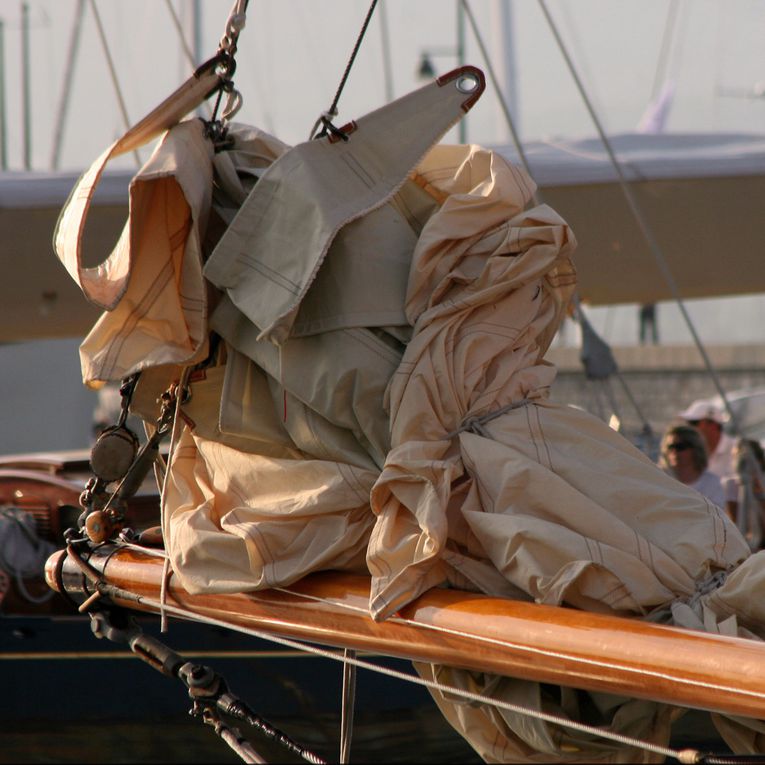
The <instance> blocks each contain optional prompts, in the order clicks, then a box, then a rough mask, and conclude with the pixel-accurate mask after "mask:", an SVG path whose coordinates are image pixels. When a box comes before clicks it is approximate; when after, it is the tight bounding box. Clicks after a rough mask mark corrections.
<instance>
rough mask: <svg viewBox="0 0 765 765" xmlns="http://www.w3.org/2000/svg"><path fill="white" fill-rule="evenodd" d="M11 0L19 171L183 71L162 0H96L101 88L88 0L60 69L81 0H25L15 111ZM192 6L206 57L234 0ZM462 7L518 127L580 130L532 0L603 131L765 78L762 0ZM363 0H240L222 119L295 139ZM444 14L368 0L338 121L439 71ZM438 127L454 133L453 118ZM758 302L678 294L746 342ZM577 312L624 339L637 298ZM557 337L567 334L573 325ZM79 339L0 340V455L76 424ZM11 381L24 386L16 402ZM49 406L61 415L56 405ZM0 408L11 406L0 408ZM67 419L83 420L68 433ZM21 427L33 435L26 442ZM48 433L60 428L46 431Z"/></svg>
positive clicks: (73, 150) (715, 103) (570, 92)
mask: <svg viewBox="0 0 765 765" xmlns="http://www.w3.org/2000/svg"><path fill="white" fill-rule="evenodd" d="M23 5H24V3H23V2H22V0H0V22H2V29H3V34H2V43H3V48H4V51H3V54H4V55H3V56H2V64H3V68H2V84H3V86H4V92H5V98H4V99H0V102H2V103H3V104H4V107H5V109H4V114H5V119H4V121H5V126H6V130H5V139H6V140H5V148H6V156H7V168H8V169H9V170H11V171H19V170H22V169H24V164H25V162H24V158H25V151H24V135H25V133H28V135H29V136H30V140H29V144H28V147H29V148H28V156H29V160H30V166H31V168H32V169H33V170H37V171H47V170H50V169H51V168H52V166H53V163H52V158H53V154H54V152H53V148H54V145H55V141H54V136H55V135H56V134H57V133H60V136H61V141H60V152H59V162H58V166H59V167H60V168H61V169H67V170H78V171H79V170H82V169H84V168H85V167H86V166H87V165H89V164H90V163H91V162H92V161H93V160H94V159H95V158H96V157H97V156H98V155H99V154H100V153H101V151H102V150H103V149H105V148H106V147H107V146H108V145H109V144H110V143H111V142H112V141H114V140H115V139H116V138H118V137H119V136H120V135H121V134H122V133H123V132H124V130H125V125H124V121H123V117H122V114H121V109H120V106H119V103H120V101H119V99H120V98H121V99H122V101H123V102H124V106H125V110H126V112H127V118H128V121H129V122H131V123H132V122H135V121H137V120H138V119H140V118H141V117H142V116H143V115H145V114H146V113H147V112H149V111H150V110H151V109H152V108H153V107H154V106H156V105H157V104H158V103H159V102H160V101H161V100H163V99H164V98H165V97H166V96H167V95H168V94H169V93H171V92H172V91H173V90H174V89H175V88H176V87H177V86H178V85H179V84H180V83H181V82H182V81H183V80H184V79H185V78H186V77H187V76H188V74H189V72H190V70H191V65H190V63H189V61H188V60H187V58H186V56H185V54H184V51H183V46H182V45H181V43H180V38H179V36H178V33H177V30H176V27H175V24H174V21H173V16H172V14H171V13H170V11H169V9H168V3H167V2H165V0H97V1H96V7H97V9H98V12H99V16H100V18H101V20H102V24H103V29H104V34H105V37H106V39H107V43H108V50H109V55H110V57H111V62H112V63H113V66H114V73H115V75H114V76H115V78H116V81H117V84H118V88H117V87H115V84H114V82H113V79H112V76H111V74H110V64H109V59H107V57H106V55H105V53H104V49H103V46H102V44H101V41H100V39H99V36H98V28H97V25H96V22H95V15H94V12H93V9H92V6H91V3H90V0H88V2H87V3H86V7H85V12H84V16H83V21H82V27H81V34H80V44H79V48H78V55H77V56H76V58H74V59H72V62H73V66H72V69H71V75H70V76H69V77H68V79H67V78H66V73H67V71H68V66H67V64H68V61H69V60H70V57H69V55H68V51H69V46H70V40H71V36H72V29H73V22H74V20H75V18H76V11H77V8H78V5H79V3H78V0H26V7H27V8H28V20H29V70H28V78H27V81H28V83H29V87H28V89H27V92H28V94H29V105H30V109H29V119H28V121H25V119H24V108H23V104H24V99H23V94H24V88H23V82H24V78H23V77H22V74H23V59H22V52H21V50H22V46H21V39H22V24H21V19H22V13H21V9H22V7H23ZM195 5H197V6H199V7H201V33H200V35H199V39H198V42H199V45H198V49H199V55H200V57H201V59H206V58H208V57H210V56H212V55H214V53H215V51H216V50H217V45H218V41H219V39H220V37H221V35H222V33H223V30H224V26H225V22H226V19H227V18H228V14H229V10H230V9H231V6H232V0H200V2H198V3H196V4H195V3H194V2H193V0H173V2H172V7H173V8H174V9H175V10H176V14H177V15H178V17H179V18H180V21H181V26H182V27H184V28H185V29H186V31H187V33H188V31H189V30H190V29H191V26H192V25H191V18H192V14H191V12H192V10H193V8H194V6H195ZM469 6H470V9H471V10H472V13H473V15H474V17H475V19H476V22H477V26H478V27H479V32H480V35H481V37H480V40H481V42H482V43H483V46H484V47H486V48H488V49H489V50H490V51H492V56H493V58H492V66H493V67H494V68H495V70H496V71H497V72H498V73H499V74H502V73H503V72H505V71H506V69H509V70H510V72H511V75H510V76H509V77H507V80H508V81H509V83H510V85H509V87H507V86H506V85H502V86H501V87H502V88H503V90H504V92H505V94H506V98H507V102H508V104H509V106H510V108H511V112H512V114H513V117H514V121H515V124H516V126H517V129H518V132H519V133H520V136H521V138H522V139H523V140H537V139H544V138H556V137H563V138H580V137H587V136H592V135H594V134H595V130H594V127H593V122H592V120H591V118H590V116H589V114H588V110H587V109H586V107H585V105H584V103H583V99H582V97H581V94H580V93H579V92H578V90H577V88H576V86H575V84H574V81H573V79H572V76H571V74H570V72H569V71H568V69H567V67H566V64H565V61H564V57H563V55H562V53H561V50H560V49H559V47H558V46H557V44H556V41H555V35H554V33H553V29H552V28H551V26H550V24H549V23H548V21H547V19H546V17H545V15H544V13H543V9H545V8H546V9H548V10H549V13H550V16H551V18H552V21H553V25H554V30H555V31H557V32H558V33H559V34H560V36H561V38H562V40H563V43H564V46H565V50H566V52H567V53H568V55H569V56H570V57H571V59H572V60H573V62H574V64H575V67H576V71H577V74H578V76H579V78H580V79H581V81H582V83H583V85H584V88H585V91H586V93H587V95H588V98H589V99H590V100H591V103H592V106H593V108H594V110H595V112H596V114H597V116H598V117H599V119H600V121H601V123H602V125H603V127H604V128H605V130H606V131H607V132H608V133H609V134H614V133H618V132H621V131H631V130H633V129H634V128H635V127H636V125H637V124H638V123H639V121H640V119H641V117H642V115H643V114H644V112H645V110H646V108H647V107H648V105H649V104H650V102H651V99H652V96H653V95H654V94H655V92H656V90H657V88H658V86H659V85H660V84H661V83H662V82H664V81H665V80H670V81H671V82H673V83H674V99H673V101H672V108H671V110H670V112H669V115H668V121H667V124H666V129H667V130H668V131H670V132H683V131H690V132H698V131H702V132H703V131H744V132H755V133H761V134H765V98H762V97H759V98H753V97H748V96H750V95H752V94H754V93H755V92H762V90H763V89H762V83H765V0H546V2H545V3H544V4H542V3H540V2H538V0H511V2H509V3H507V4H506V5H505V10H508V9H509V11H510V12H509V16H505V17H503V16H502V14H501V12H500V4H499V1H498V0H471V2H470V3H469ZM368 8H369V0H321V1H319V0H251V2H250V7H249V11H248V16H247V24H246V27H245V29H244V30H243V31H242V33H241V36H240V39H239V50H238V53H237V63H238V66H237V72H236V76H235V84H236V86H237V88H238V89H239V90H240V92H241V94H242V98H243V107H242V110H241V111H240V113H239V114H238V115H237V117H236V119H237V120H239V121H241V122H246V123H249V124H253V125H257V126H258V127H261V128H263V129H265V130H268V131H269V132H271V133H273V134H274V135H276V136H277V137H279V138H280V139H281V140H283V141H285V142H287V143H290V144H295V143H298V142H301V141H305V140H307V139H308V137H309V134H310V132H311V128H312V126H313V124H314V122H315V120H316V119H317V117H318V116H319V115H320V114H321V112H323V111H324V110H326V109H327V108H328V107H329V105H330V104H331V102H332V99H333V97H334V95H335V92H336V90H337V88H338V85H339V82H340V79H341V76H342V74H343V71H344V70H345V67H346V64H347V62H348V59H349V56H350V53H351V51H352V49H353V47H354V44H355V42H356V37H357V34H358V32H359V30H360V28H361V25H362V23H363V21H364V18H365V16H366V13H367V10H368ZM458 18H459V17H458V13H457V4H456V2H454V0H379V2H378V6H377V10H376V11H375V15H374V17H373V18H372V21H371V23H370V25H369V29H368V31H367V34H366V36H365V39H364V41H363V43H362V45H361V47H360V50H359V54H358V57H357V60H356V63H355V64H354V66H353V68H352V70H351V72H350V76H349V78H348V81H347V85H346V87H345V89H344V90H343V93H342V95H341V97H340V102H339V107H340V114H339V116H338V118H337V120H338V123H339V124H342V123H343V122H345V121H347V120H350V119H352V118H354V117H357V116H360V115H363V114H365V113H366V112H368V111H371V110H373V109H375V108H377V107H379V106H381V105H382V104H384V103H385V102H387V101H388V100H389V99H390V98H391V97H398V96H401V95H404V94H405V93H408V92H410V91H411V90H413V89H415V88H417V87H420V86H421V85H422V84H423V81H422V80H420V79H419V78H418V76H417V70H418V65H419V62H420V57H421V55H422V53H423V52H425V51H429V52H430V53H431V56H432V61H433V65H434V67H435V68H436V70H437V71H438V72H439V73H443V72H446V71H448V70H450V69H452V68H454V67H455V66H456V65H457V63H458V55H457V39H458V36H457V27H458V24H457V21H458ZM463 21H465V26H466V30H465V41H466V42H465V48H464V60H465V62H466V63H470V64H474V65H476V66H479V67H480V68H482V69H484V70H485V71H487V73H488V71H489V68H488V66H487V65H486V62H485V61H484V59H483V56H482V54H481V50H480V49H481V45H480V44H479V43H478V40H477V38H476V36H475V35H474V33H473V30H472V29H471V27H470V24H469V22H468V21H467V20H466V19H465V17H464V15H463ZM503 22H504V23H503ZM508 22H509V23H508ZM670 32H671V34H670ZM187 39H189V40H192V38H191V36H189V37H188V38H187ZM386 40H387V43H388V44H387V45H385V44H384V43H385V41H386ZM665 41H669V42H665ZM191 47H192V48H193V47H194V46H193V42H192V44H191ZM508 62H509V65H508ZM65 79H66V82H65ZM118 92H119V97H118V95H117V93H118ZM64 95H66V98H65V99H64ZM64 103H65V105H66V109H65V110H64V109H63V108H62V104H64ZM466 137H467V140H469V141H471V142H474V143H483V144H487V145H492V144H496V143H503V142H508V140H509V133H508V127H507V124H506V121H505V119H504V117H503V115H502V110H501V108H500V105H499V100H498V99H497V97H496V94H495V91H494V85H493V83H491V82H490V83H489V87H488V88H487V91H486V93H485V94H484V95H483V96H482V98H481V99H480V101H479V102H478V104H477V105H476V106H475V107H474V108H473V110H472V111H471V113H470V115H469V116H468V118H467V120H466ZM446 140H452V141H456V140H458V135H457V133H456V131H453V132H452V134H450V135H449V136H447V138H446ZM147 157H148V153H147V152H145V153H144V159H145V158H147ZM132 161H133V158H132V157H131V156H127V157H123V158H120V159H119V160H118V162H117V165H121V166H128V167H129V166H130V164H131V162H132ZM1 257H2V252H1V251H0V259H1ZM763 303H765V300H763V298H762V297H761V296H745V297H741V298H736V299H728V300H715V301H709V300H696V301H688V302H687V304H686V307H687V309H688V311H689V314H690V315H691V317H692V318H693V321H694V323H695V324H696V325H697V328H698V330H699V335H700V336H701V338H702V339H703V341H704V342H705V343H707V344H718V343H728V342H738V343H745V342H762V329H761V328H762V327H763V326H765V305H763ZM589 316H590V320H591V321H592V323H593V325H594V326H595V328H596V329H597V330H598V331H599V332H600V333H601V334H602V336H603V337H604V338H605V339H606V340H607V341H608V342H610V343H612V344H613V345H628V344H634V343H635V342H636V341H637V335H638V332H637V310H636V306H621V307H613V306H612V307H602V308H597V309H592V310H591V311H590V313H589ZM658 319H659V328H660V332H661V340H662V342H663V343H668V344H675V343H679V344H690V334H689V331H688V329H687V327H686V326H685V324H684V322H683V321H681V319H680V314H679V311H678V308H677V307H676V306H675V305H672V304H660V305H659V306H658ZM556 342H558V343H559V344H560V343H565V344H571V343H574V342H576V337H575V333H572V332H569V333H568V334H567V335H566V337H564V338H559V340H557V341H556ZM76 345H77V340H76V339H74V340H72V341H66V342H64V343H60V342H53V341H42V342H41V343H37V344H35V346H34V347H31V348H29V349H26V348H23V347H22V348H20V349H18V351H17V350H14V349H12V348H10V347H4V348H0V357H1V358H2V360H3V364H2V367H3V370H4V375H5V377H4V379H5V381H6V383H7V385H8V386H10V387H7V388H6V389H4V392H3V395H2V400H3V401H4V411H3V412H0V420H2V421H3V435H4V436H5V441H3V440H2V439H1V438H0V453H3V452H7V451H19V450H26V449H29V450H33V449H35V448H65V447H66V446H68V445H72V444H74V445H81V444H82V442H83V441H84V440H86V438H87V434H86V431H87V428H88V427H89V418H88V417H87V416H85V415H83V414H82V413H83V412H86V413H87V412H89V411H90V410H91V409H92V407H93V405H94V402H93V398H92V396H93V394H92V392H90V391H85V390H84V389H81V387H80V383H79V380H78V377H79V375H78V359H77V355H76ZM64 378H66V380H69V381H71V385H70V386H69V387H68V389H67V390H68V391H69V392H68V393H67V401H68V404H67V406H66V407H63V408H62V407H60V406H59V405H58V404H56V403H54V399H55V401H58V397H59V395H60V391H61V384H62V382H63V380H64ZM43 380H53V381H54V382H55V383H56V385H57V392H56V395H55V396H53V395H51V394H49V393H46V392H45V391H43V390H38V389H37V388H35V387H34V385H33V384H32V381H34V382H35V383H40V381H43ZM0 382H2V381H0ZM0 387H2V386H0ZM25 391H27V392H28V396H27V399H24V400H22V398H19V396H21V394H22V393H24V392H25ZM46 402H49V403H50V406H49V407H48V408H47V409H46V408H45V407H44V404H45V403H46ZM32 409H33V410H34V411H35V412H36V413H38V415H39V416H38V418H37V419H39V421H40V422H39V423H38V425H34V423H30V421H29V418H28V417H27V414H26V413H28V412H30V411H32ZM61 412H63V413H64V414H65V415H66V416H67V417H68V418H69V419H68V420H66V421H63V420H61V416H60V415H61ZM14 413H16V414H17V415H18V416H17V420H18V421H13V422H11V420H12V419H13V416H14ZM56 417H58V419H57V420H56V423H57V424H53V422H54V419H55V418H56ZM14 423H15V424H14ZM75 423H80V429H81V430H82V429H83V428H84V429H85V430H82V432H79V431H77V430H76V428H77V425H75ZM41 432H42V433H44V434H45V435H44V438H41V437H40V433H41ZM25 437H28V438H29V439H33V437H34V439H37V440H29V441H23V438H25ZM55 437H60V438H61V439H65V440H63V441H60V442H56V441H55ZM66 439H69V440H66Z"/></svg>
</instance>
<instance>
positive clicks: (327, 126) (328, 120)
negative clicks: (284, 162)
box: [311, 0, 377, 140]
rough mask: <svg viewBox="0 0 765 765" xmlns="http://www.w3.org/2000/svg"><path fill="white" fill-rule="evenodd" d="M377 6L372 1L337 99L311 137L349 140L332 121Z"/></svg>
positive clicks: (315, 125)
mask: <svg viewBox="0 0 765 765" xmlns="http://www.w3.org/2000/svg"><path fill="white" fill-rule="evenodd" d="M376 6H377V0H372V3H371V5H370V6H369V10H368V11H367V15H366V18H365V19H364V23H363V24H362V25H361V31H360V32H359V34H358V37H357V38H356V44H355V45H354V46H353V51H352V52H351V56H350V58H349V59H348V63H347V64H346V65H345V71H344V72H343V76H342V77H341V78H340V84H339V85H338V87H337V91H336V92H335V97H334V98H333V99H332V104H331V106H330V107H329V109H327V111H326V112H324V113H323V114H321V115H320V117H319V119H318V120H316V122H315V123H314V126H313V129H312V130H311V137H312V138H323V137H324V136H326V135H327V134H328V133H332V134H333V135H336V136H337V137H338V138H342V139H343V140H348V136H346V135H345V133H343V132H342V131H341V130H338V129H337V128H336V127H335V126H334V125H333V124H332V120H333V118H334V117H337V114H338V111H337V104H338V102H339V101H340V96H341V94H342V92H343V89H344V88H345V83H346V82H347V81H348V76H349V75H350V73H351V69H352V68H353V64H354V62H355V61H356V55H357V54H358V52H359V48H361V43H362V42H363V40H364V35H365V34H366V31H367V27H368V26H369V22H370V21H371V20H372V14H373V13H374V12H375V7H376ZM319 125H322V128H321V130H320V131H319V132H318V134H317V133H316V131H317V129H318V127H319Z"/></svg>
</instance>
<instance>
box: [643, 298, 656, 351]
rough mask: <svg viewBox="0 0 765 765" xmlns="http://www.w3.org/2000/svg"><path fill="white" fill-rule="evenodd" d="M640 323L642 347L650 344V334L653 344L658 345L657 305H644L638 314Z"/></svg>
mask: <svg viewBox="0 0 765 765" xmlns="http://www.w3.org/2000/svg"><path fill="white" fill-rule="evenodd" d="M638 319H639V321H640V345H645V344H646V342H648V333H649V331H650V333H651V342H652V343H653V344H654V345H657V344H658V342H659V327H658V325H657V324H656V303H643V305H641V306H640V311H639V313H638Z"/></svg>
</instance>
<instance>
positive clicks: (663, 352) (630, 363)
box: [547, 345, 765, 435]
mask: <svg viewBox="0 0 765 765" xmlns="http://www.w3.org/2000/svg"><path fill="white" fill-rule="evenodd" d="M612 351H613V354H614V358H615V360H616V362H617V365H618V367H619V375H618V376H614V377H612V378H610V379H609V380H607V381H594V380H588V379H587V378H586V376H585V373H584V368H583V366H582V363H581V361H580V360H579V349H578V348H553V349H551V350H550V352H549V353H548V354H547V359H548V361H551V362H552V363H553V364H555V366H556V367H557V368H558V377H557V379H556V381H555V383H554V385H553V389H552V398H553V400H556V401H560V402H566V403H569V404H573V405H575V406H580V407H582V408H583V409H586V410H588V411H590V412H592V413H593V414H596V415H598V416H600V417H602V418H603V419H605V420H608V419H609V418H610V416H611V414H612V413H613V410H615V411H616V414H617V416H618V417H619V419H620V420H621V423H622V426H623V428H624V429H625V430H626V431H628V432H636V431H639V430H640V429H641V427H642V424H643V421H644V420H646V421H647V422H648V423H649V425H650V426H651V429H652V430H653V431H654V433H656V434H658V435H661V433H662V432H663V431H664V429H665V428H666V427H667V425H668V424H669V423H670V422H671V421H672V420H673V418H674V417H675V416H676V414H677V412H678V411H680V410H682V409H684V408H685V407H686V406H687V405H688V404H690V403H691V402H692V401H694V400H695V399H698V398H710V397H712V396H715V395H717V393H718V390H717V387H716V385H715V382H714V377H713V375H712V374H711V373H710V372H709V371H708V370H707V368H706V365H705V363H704V358H703V356H702V354H701V353H700V352H699V351H698V350H697V349H696V348H694V347H689V346H639V347H630V348H614V349H612ZM705 352H706V355H707V358H708V359H709V361H710V363H711V366H712V369H713V370H714V374H715V375H716V376H717V379H718V380H719V382H720V385H721V386H722V388H723V390H724V391H725V393H726V394H728V393H732V392H733V391H737V390H741V389H745V388H760V387H762V388H765V346H759V345H758V346H751V345H747V346H745V345H739V346H725V347H710V348H707V349H705Z"/></svg>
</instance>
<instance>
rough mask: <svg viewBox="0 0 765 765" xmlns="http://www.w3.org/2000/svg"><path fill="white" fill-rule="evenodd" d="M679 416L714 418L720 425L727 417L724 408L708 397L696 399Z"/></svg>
mask: <svg viewBox="0 0 765 765" xmlns="http://www.w3.org/2000/svg"><path fill="white" fill-rule="evenodd" d="M678 417H682V418H683V419H684V420H712V421H713V422H717V423H719V424H720V425H723V424H724V423H725V420H726V419H727V418H726V417H725V413H724V412H723V410H722V409H721V408H720V407H719V406H718V405H717V404H715V403H714V402H712V401H709V400H708V399H699V400H698V401H694V402H693V403H692V404H691V405H690V406H689V407H688V408H687V409H686V410H685V411H684V412H680V413H679V414H678Z"/></svg>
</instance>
